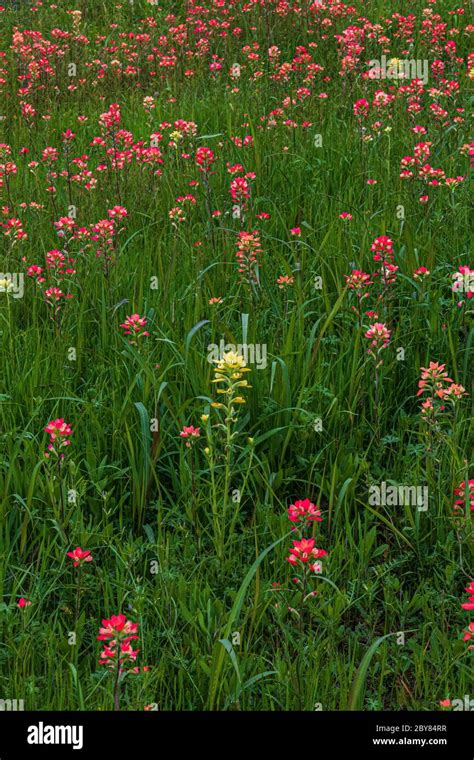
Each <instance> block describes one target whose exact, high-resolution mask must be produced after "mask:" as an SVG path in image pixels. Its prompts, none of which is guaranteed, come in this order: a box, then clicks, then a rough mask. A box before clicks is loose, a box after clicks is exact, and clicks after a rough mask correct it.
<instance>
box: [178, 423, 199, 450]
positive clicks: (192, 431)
mask: <svg viewBox="0 0 474 760" xmlns="http://www.w3.org/2000/svg"><path fill="white" fill-rule="evenodd" d="M179 435H180V438H191V441H186V446H187V447H188V448H189V447H190V446H191V444H192V443H193V439H194V438H199V436H200V435H201V432H200V428H195V427H193V426H192V425H189V426H188V427H186V425H184V427H183V429H182V430H181V432H180V434H179Z"/></svg>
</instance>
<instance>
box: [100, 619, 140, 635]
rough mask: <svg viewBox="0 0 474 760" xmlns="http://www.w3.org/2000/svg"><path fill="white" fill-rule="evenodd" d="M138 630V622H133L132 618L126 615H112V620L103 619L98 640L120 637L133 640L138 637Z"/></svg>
mask: <svg viewBox="0 0 474 760" xmlns="http://www.w3.org/2000/svg"><path fill="white" fill-rule="evenodd" d="M137 630H138V623H132V622H131V620H127V618H126V617H125V615H122V614H120V615H112V616H111V618H110V620H102V628H100V629H99V635H98V636H97V640H98V641H106V640H107V639H120V640H123V641H125V640H127V641H131V640H132V639H138V636H135V633H136V632H137Z"/></svg>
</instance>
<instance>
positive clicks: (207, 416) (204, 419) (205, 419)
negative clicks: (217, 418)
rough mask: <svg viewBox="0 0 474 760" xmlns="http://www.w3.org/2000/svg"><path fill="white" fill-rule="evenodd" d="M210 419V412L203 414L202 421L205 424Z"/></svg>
mask: <svg viewBox="0 0 474 760" xmlns="http://www.w3.org/2000/svg"><path fill="white" fill-rule="evenodd" d="M208 419H209V415H208V414H201V422H202V423H203V424H204V425H205V424H206V422H207V421H208Z"/></svg>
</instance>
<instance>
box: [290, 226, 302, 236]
mask: <svg viewBox="0 0 474 760" xmlns="http://www.w3.org/2000/svg"><path fill="white" fill-rule="evenodd" d="M290 235H296V236H298V237H299V236H300V235H301V227H291V229H290Z"/></svg>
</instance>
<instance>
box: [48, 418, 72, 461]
mask: <svg viewBox="0 0 474 760" xmlns="http://www.w3.org/2000/svg"><path fill="white" fill-rule="evenodd" d="M44 431H45V433H48V434H49V444H48V451H49V452H51V453H53V454H56V455H57V456H59V453H58V449H62V448H65V447H66V446H70V444H71V441H70V440H69V437H68V436H70V435H72V434H73V433H74V430H73V429H72V428H71V426H70V425H69V423H68V422H65V421H64V418H63V417H58V419H57V420H51V421H50V422H48V424H47V425H46V427H45V428H44ZM45 456H46V457H48V458H49V454H48V453H46V454H45ZM60 456H61V458H63V457H64V454H61V455H60Z"/></svg>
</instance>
